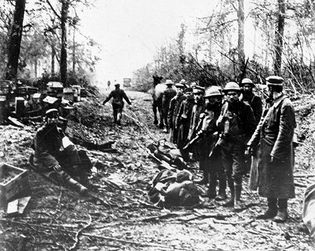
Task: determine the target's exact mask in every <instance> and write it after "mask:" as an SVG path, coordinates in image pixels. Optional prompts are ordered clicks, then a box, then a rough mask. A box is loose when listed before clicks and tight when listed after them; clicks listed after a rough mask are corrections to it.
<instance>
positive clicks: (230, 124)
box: [217, 82, 256, 210]
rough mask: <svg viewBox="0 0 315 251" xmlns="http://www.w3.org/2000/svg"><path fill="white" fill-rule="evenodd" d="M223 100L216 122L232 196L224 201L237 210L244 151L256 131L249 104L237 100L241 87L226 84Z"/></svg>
mask: <svg viewBox="0 0 315 251" xmlns="http://www.w3.org/2000/svg"><path fill="white" fill-rule="evenodd" d="M223 92H224V94H225V95H226V102H225V103H224V105H223V106H222V109H221V114H220V117H219V118H218V120H217V125H218V127H219V130H220V132H221V139H220V146H221V154H222V164H223V167H224V170H225V173H226V177H227V182H228V186H229V188H230V192H231V198H230V199H229V200H228V201H227V202H226V203H225V204H224V206H227V207H233V206H234V209H235V210H240V209H241V207H242V205H241V201H240V198H241V191H242V175H243V174H244V169H245V166H244V150H245V147H246V143H247V141H248V140H249V138H250V137H251V135H252V133H253V132H254V130H255V125H256V124H255V123H256V121H255V117H254V113H253V110H252V109H251V107H250V106H249V105H248V104H246V103H244V102H242V101H240V100H239V97H240V93H241V89H240V87H239V85H238V84H237V83H235V82H229V83H227V84H226V86H225V88H224V90H223Z"/></svg>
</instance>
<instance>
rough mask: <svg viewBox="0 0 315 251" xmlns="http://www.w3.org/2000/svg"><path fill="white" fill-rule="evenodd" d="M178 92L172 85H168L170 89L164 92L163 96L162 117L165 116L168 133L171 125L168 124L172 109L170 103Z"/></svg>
mask: <svg viewBox="0 0 315 251" xmlns="http://www.w3.org/2000/svg"><path fill="white" fill-rule="evenodd" d="M175 95H176V91H175V90H174V89H173V88H172V86H171V85H168V88H166V90H165V91H164V93H163V95H162V115H163V120H164V121H165V128H166V131H167V132H168V130H169V128H170V125H169V123H168V119H167V117H168V111H169V108H170V102H171V99H172V98H173V97H175Z"/></svg>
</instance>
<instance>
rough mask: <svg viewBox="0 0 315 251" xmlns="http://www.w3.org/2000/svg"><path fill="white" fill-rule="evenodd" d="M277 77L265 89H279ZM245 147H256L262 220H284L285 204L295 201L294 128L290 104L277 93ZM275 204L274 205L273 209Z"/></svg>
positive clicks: (287, 99) (284, 97) (281, 81)
mask: <svg viewBox="0 0 315 251" xmlns="http://www.w3.org/2000/svg"><path fill="white" fill-rule="evenodd" d="M282 83H283V79H282V78H281V77H278V76H271V77H269V78H267V84H268V86H277V85H278V86H282ZM265 114H266V115H265V116H264V117H263V118H262V119H261V120H260V122H259V125H258V126H257V128H256V130H255V133H254V134H253V136H252V138H251V139H250V141H249V142H248V146H250V147H255V146H257V145H258V172H259V175H258V177H259V178H258V193H259V195H260V196H263V197H267V198H268V211H267V212H266V213H265V214H264V215H263V216H262V218H273V217H274V216H276V214H277V211H278V215H277V216H278V220H279V222H282V221H284V220H286V218H287V200H288V199H289V198H294V197H295V191H294V181H293V166H294V153H293V135H294V128H295V126H296V122H295V114H294V109H293V106H292V103H291V101H290V100H289V98H287V97H286V96H285V95H284V94H283V93H281V92H280V95H278V96H277V97H276V98H275V99H274V101H273V105H272V106H271V107H270V108H269V110H268V111H266V112H265ZM277 203H278V205H277Z"/></svg>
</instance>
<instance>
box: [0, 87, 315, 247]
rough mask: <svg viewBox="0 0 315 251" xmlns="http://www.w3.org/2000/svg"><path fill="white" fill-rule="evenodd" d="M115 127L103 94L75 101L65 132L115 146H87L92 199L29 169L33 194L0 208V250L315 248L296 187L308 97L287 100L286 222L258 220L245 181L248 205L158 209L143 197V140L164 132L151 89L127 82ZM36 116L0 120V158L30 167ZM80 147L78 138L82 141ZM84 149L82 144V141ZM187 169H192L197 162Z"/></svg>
mask: <svg viewBox="0 0 315 251" xmlns="http://www.w3.org/2000/svg"><path fill="white" fill-rule="evenodd" d="M127 95H128V96H129V97H130V98H131V102H132V106H130V107H129V106H126V107H125V112H124V117H123V123H122V126H116V125H113V124H112V118H111V112H112V111H111V105H110V104H106V105H105V106H102V105H101V101H103V99H104V95H95V96H94V95H93V96H90V97H89V98H88V99H87V100H85V101H82V102H80V103H77V104H76V107H77V108H76V110H77V113H76V116H77V119H75V121H73V120H70V121H69V123H68V127H69V132H71V133H72V134H73V135H76V136H77V137H81V138H82V139H85V140H88V141H91V142H94V143H97V144H102V143H104V142H108V141H115V144H114V145H113V148H115V149H116V150H117V152H102V151H97V150H87V153H88V156H89V157H90V158H91V159H92V161H93V163H96V164H95V167H97V168H93V174H92V177H91V179H90V183H91V184H92V185H93V191H94V192H95V195H96V196H97V197H98V198H100V200H92V199H88V198H83V197H80V196H79V195H78V194H77V193H75V192H73V191H70V190H68V189H66V188H63V187H59V186H56V185H54V184H52V183H50V182H49V181H47V180H45V179H43V178H42V177H41V176H39V175H38V174H36V173H34V172H33V171H29V175H28V176H29V182H30V185H31V196H32V198H31V200H30V203H29V205H28V207H27V208H26V211H25V213H24V214H23V215H22V216H16V217H8V216H7V215H6V214H5V212H3V211H1V219H0V250H314V249H315V245H314V244H313V243H312V241H311V239H310V238H309V236H308V234H307V233H306V232H305V231H303V228H302V227H301V223H302V219H301V212H302V206H303V205H302V204H303V192H304V190H305V188H306V186H307V185H309V184H311V183H313V182H314V181H315V178H314V176H315V175H314V166H315V162H314V158H315V157H314V156H315V154H314V151H315V145H314V139H315V138H314V137H315V114H314V106H315V99H314V98H313V97H312V96H310V95H304V96H300V97H299V98H298V99H296V100H294V105H295V109H296V114H297V121H298V128H297V132H298V138H299V141H300V145H299V146H298V147H297V149H296V166H295V173H294V175H295V182H296V194H297V196H296V198H295V199H292V200H290V201H289V214H290V218H289V220H288V221H287V222H286V223H285V224H278V223H274V222H273V221H271V220H270V221H269V220H268V221H264V220H256V219H255V216H256V215H257V214H260V213H262V212H263V211H264V210H265V209H266V203H265V200H264V199H261V198H259V197H258V196H257V194H256V193H255V192H253V191H250V190H249V189H247V179H245V180H244V184H243V185H244V187H245V189H244V191H243V194H242V198H243V201H244V203H245V204H246V209H244V210H243V211H241V212H237V213H236V212H234V211H233V210H231V209H226V208H224V207H222V206H220V205H218V204H215V203H214V202H209V201H207V199H205V200H204V202H203V203H202V205H201V206H200V207H198V208H172V209H169V210H165V209H163V210H161V209H160V208H157V207H155V206H153V205H152V204H151V203H150V201H149V200H148V198H147V188H148V186H149V183H150V180H151V179H152V177H153V176H154V175H155V174H156V173H158V171H159V170H158V168H157V163H156V162H155V160H153V159H151V158H150V156H149V154H148V150H147V148H146V145H147V144H149V143H150V142H156V141H158V140H159V139H163V138H167V135H166V134H164V133H162V132H161V130H159V129H158V128H156V127H155V126H154V125H153V118H152V112H151V102H152V101H151V97H150V95H149V94H146V93H140V92H133V91H127ZM38 126H39V124H36V125H26V126H25V127H23V128H20V127H16V126H13V125H7V126H0V145H1V146H0V158H1V162H5V163H9V164H11V165H14V166H17V167H21V168H25V169H28V158H29V156H30V154H31V153H32V151H33V150H32V149H31V140H32V138H33V136H34V134H35V131H36V128H37V127H38ZM81 148H82V147H81ZM83 149H84V148H83ZM191 168H192V169H191V170H192V171H193V172H194V174H196V176H198V175H200V174H199V173H198V170H197V169H196V165H192V166H191Z"/></svg>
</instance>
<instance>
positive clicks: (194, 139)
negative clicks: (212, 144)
mask: <svg viewBox="0 0 315 251" xmlns="http://www.w3.org/2000/svg"><path fill="white" fill-rule="evenodd" d="M201 136H202V133H199V134H197V136H195V137H194V138H192V139H191V140H190V141H189V142H188V143H187V144H186V145H185V146H184V147H183V150H187V149H189V148H190V147H191V146H192V145H194V144H195V143H196V142H197V141H198V140H199V139H200V138H201Z"/></svg>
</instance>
